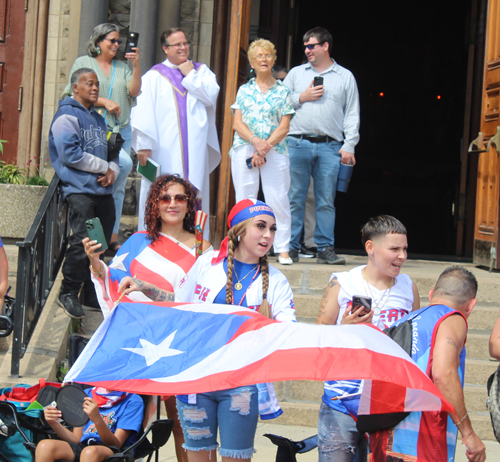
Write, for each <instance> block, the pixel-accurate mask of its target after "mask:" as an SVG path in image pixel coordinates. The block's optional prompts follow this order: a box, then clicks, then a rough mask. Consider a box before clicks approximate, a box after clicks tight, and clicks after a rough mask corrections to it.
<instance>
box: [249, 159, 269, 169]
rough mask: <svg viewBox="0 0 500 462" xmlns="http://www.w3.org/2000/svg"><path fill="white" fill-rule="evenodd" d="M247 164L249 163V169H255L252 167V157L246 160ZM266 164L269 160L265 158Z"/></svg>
mask: <svg viewBox="0 0 500 462" xmlns="http://www.w3.org/2000/svg"><path fill="white" fill-rule="evenodd" d="M246 162H247V167H248V168H252V167H253V166H252V157H249V158H248V159H247V160H246ZM264 162H267V160H266V158H265V157H264Z"/></svg>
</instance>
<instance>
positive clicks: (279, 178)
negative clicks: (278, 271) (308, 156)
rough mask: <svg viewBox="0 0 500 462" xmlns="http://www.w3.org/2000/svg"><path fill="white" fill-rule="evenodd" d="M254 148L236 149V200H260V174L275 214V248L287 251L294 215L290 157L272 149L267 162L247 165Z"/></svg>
mask: <svg viewBox="0 0 500 462" xmlns="http://www.w3.org/2000/svg"><path fill="white" fill-rule="evenodd" d="M254 152H255V148H254V147H253V146H252V145H244V146H240V147H238V148H236V149H235V150H234V151H233V155H232V157H231V173H232V175H233V183H234V190H235V192H236V202H238V201H241V200H243V199H257V194H258V193H259V175H260V177H261V179H262V189H263V191H264V197H265V200H266V204H268V205H269V206H270V207H271V208H272V209H273V212H274V215H275V216H276V226H277V228H278V230H277V231H276V236H275V238H274V251H275V252H276V253H281V252H288V244H289V243H290V235H291V229H292V215H291V213H290V202H289V200H288V190H289V189H290V160H289V159H288V156H285V155H284V154H281V153H279V152H276V151H275V150H274V149H271V150H270V151H269V152H268V153H267V154H266V163H265V164H264V165H263V166H262V167H260V168H255V167H253V168H251V169H249V168H248V167H247V163H246V159H248V158H249V157H252V156H253V153H254Z"/></svg>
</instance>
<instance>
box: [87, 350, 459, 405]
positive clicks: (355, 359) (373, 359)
mask: <svg viewBox="0 0 500 462" xmlns="http://www.w3.org/2000/svg"><path fill="white" fill-rule="evenodd" d="M389 363H390V364H391V367H390V368H388V367H387V364H389ZM301 364H307V367H305V366H304V367H301ZM284 365H288V367H284ZM292 371H293V372H292ZM346 379H371V380H372V386H373V384H374V383H376V381H380V382H383V385H384V386H385V387H386V391H385V392H384V402H383V404H384V405H383V406H382V405H376V406H374V408H373V409H371V411H370V413H371V414H379V413H385V412H402V411H404V410H405V408H404V397H405V396H406V387H408V388H414V389H421V390H425V391H427V392H429V393H432V394H434V395H436V396H437V397H438V398H439V399H440V400H441V403H442V410H445V411H450V412H454V409H453V407H452V406H451V405H450V404H449V403H448V402H447V401H446V400H445V399H444V397H443V395H442V394H441V393H440V392H439V390H438V389H437V388H436V386H435V385H434V384H433V383H432V382H431V381H430V380H428V378H427V377H426V376H425V374H424V373H423V372H422V371H421V370H420V369H419V368H418V366H416V365H415V364H412V363H411V362H409V361H407V360H405V359H402V358H398V357H395V356H389V355H385V354H381V353H375V352H371V351H370V350H366V349H349V348H329V347H323V348H303V349H293V350H279V351H276V352H274V353H272V354H271V355H269V356H268V357H266V358H264V359H262V360H260V361H256V362H255V363H252V364H249V365H248V366H245V367H242V368H240V369H238V370H234V371H224V372H220V373H214V374H212V375H210V376H208V377H201V378H199V379H197V380H193V381H184V382H175V383H163V382H155V381H153V380H148V379H127V380H118V381H99V382H88V383H90V384H91V385H95V386H103V387H105V388H110V389H114V390H120V391H129V392H133V393H142V394H151V395H166V394H176V395H178V394H190V393H203V392H209V391H215V390H226V389H229V388H235V387H238V386H244V385H251V384H255V383H262V382H277V381H284V380H317V381H323V380H346ZM85 383H87V382H85ZM379 386H382V384H378V386H377V389H380V388H379ZM387 396H390V399H387ZM373 398H376V396H375V395H374V394H373V393H372V399H373ZM377 401H378V399H377Z"/></svg>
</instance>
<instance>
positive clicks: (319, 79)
mask: <svg viewBox="0 0 500 462" xmlns="http://www.w3.org/2000/svg"><path fill="white" fill-rule="evenodd" d="M320 85H323V77H321V76H316V77H314V81H313V87H318V86H320Z"/></svg>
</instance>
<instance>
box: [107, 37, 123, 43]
mask: <svg viewBox="0 0 500 462" xmlns="http://www.w3.org/2000/svg"><path fill="white" fill-rule="evenodd" d="M106 40H109V41H110V42H111V43H112V44H113V45H114V44H115V43H118V45H121V44H122V43H123V42H122V41H121V40H116V39H109V38H107V39H106Z"/></svg>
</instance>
